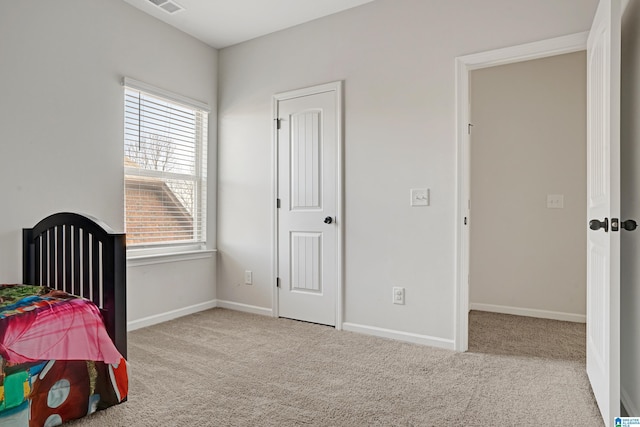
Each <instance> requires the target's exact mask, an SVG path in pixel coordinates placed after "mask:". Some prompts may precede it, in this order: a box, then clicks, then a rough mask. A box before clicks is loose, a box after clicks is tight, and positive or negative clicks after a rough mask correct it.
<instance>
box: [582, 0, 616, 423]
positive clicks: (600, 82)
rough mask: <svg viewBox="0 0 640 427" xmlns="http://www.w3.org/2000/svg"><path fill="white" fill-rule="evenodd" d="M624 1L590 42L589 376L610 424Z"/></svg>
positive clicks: (605, 11)
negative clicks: (621, 33)
mask: <svg viewBox="0 0 640 427" xmlns="http://www.w3.org/2000/svg"><path fill="white" fill-rule="evenodd" d="M620 31H621V4H620V0H600V4H599V6H598V10H597V12H596V16H595V18H594V21H593V25H592V27H591V31H590V33H589V39H588V42H587V124H588V125H587V126H588V132H587V215H588V219H589V228H590V230H588V232H587V247H588V249H587V250H588V254H587V374H588V376H589V381H590V382H591V387H592V389H593V393H594V395H595V398H596V401H597V402H598V406H599V408H600V412H601V413H602V418H603V419H604V422H605V425H606V426H611V425H613V418H614V417H616V416H619V415H620V315H619V313H620V310H619V308H620V232H619V231H618V229H619V224H618V222H619V220H618V219H619V218H620Z"/></svg>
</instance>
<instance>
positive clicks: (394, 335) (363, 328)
mask: <svg viewBox="0 0 640 427" xmlns="http://www.w3.org/2000/svg"><path fill="white" fill-rule="evenodd" d="M342 327H343V329H344V330H345V331H351V332H358V333H361V334H365V335H373V336H376V337H381V338H391V339H394V340H398V341H405V342H410V343H414V344H421V345H428V346H430V347H438V348H444V349H446V350H453V349H454V343H453V340H447V339H444V338H437V337H432V336H429V335H420V334H414V333H411V332H402V331H395V330H393V329H384V328H378V327H376V326H367V325H358V324H356V323H349V322H345V323H343V324H342Z"/></svg>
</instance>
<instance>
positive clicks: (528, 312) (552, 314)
mask: <svg viewBox="0 0 640 427" xmlns="http://www.w3.org/2000/svg"><path fill="white" fill-rule="evenodd" d="M469 309H470V310H478V311H490V312H492V313H502V314H514V315H516V316H527V317H538V318H541V319H552V320H564V321H566V322H576V323H586V322H587V316H585V315H584V314H574V313H562V312H559V311H547V310H537V309H534V308H520V307H509V306H506V305H494V304H480V303H475V302H472V303H470V304H469Z"/></svg>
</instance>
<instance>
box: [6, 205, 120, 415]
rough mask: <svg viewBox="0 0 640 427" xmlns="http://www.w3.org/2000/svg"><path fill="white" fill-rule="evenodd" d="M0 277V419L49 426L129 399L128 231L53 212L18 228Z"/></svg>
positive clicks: (92, 220)
mask: <svg viewBox="0 0 640 427" xmlns="http://www.w3.org/2000/svg"><path fill="white" fill-rule="evenodd" d="M23 283H25V285H23V284H20V285H0V426H3V427H5V426H6V427H27V426H28V427H43V426H44V427H51V426H55V425H60V424H61V423H63V422H64V421H67V420H71V419H76V418H81V417H83V416H86V415H89V414H91V413H93V412H95V411H96V410H100V409H105V408H107V407H109V406H113V405H115V404H118V403H121V402H123V401H125V400H126V397H127V393H128V377H127V364H126V362H125V358H126V355H127V341H126V247H125V235H124V234H120V233H114V232H113V231H112V230H111V229H110V228H109V227H108V226H106V225H105V224H103V223H100V222H99V221H98V220H96V219H93V218H90V217H86V216H82V215H78V214H73V213H59V214H54V215H51V216H49V217H47V218H45V219H43V220H42V221H40V222H39V223H38V224H37V225H36V226H35V227H33V228H29V229H24V230H23Z"/></svg>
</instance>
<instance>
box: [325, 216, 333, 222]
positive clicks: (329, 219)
mask: <svg viewBox="0 0 640 427" xmlns="http://www.w3.org/2000/svg"><path fill="white" fill-rule="evenodd" d="M332 222H333V218H331V217H330V216H328V217H326V218H325V219H324V223H325V224H331V223H332Z"/></svg>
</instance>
